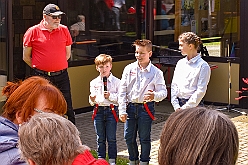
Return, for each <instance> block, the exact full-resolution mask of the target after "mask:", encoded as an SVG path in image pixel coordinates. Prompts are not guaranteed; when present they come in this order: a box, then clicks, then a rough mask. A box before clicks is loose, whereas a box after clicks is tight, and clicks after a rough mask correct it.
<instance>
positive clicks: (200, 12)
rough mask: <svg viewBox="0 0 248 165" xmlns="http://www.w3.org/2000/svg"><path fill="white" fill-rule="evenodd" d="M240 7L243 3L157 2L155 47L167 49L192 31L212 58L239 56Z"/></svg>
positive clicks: (227, 0) (219, 0)
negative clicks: (183, 34)
mask: <svg viewBox="0 0 248 165" xmlns="http://www.w3.org/2000/svg"><path fill="white" fill-rule="evenodd" d="M239 4H240V0H157V1H156V0H155V5H154V6H155V8H156V10H157V13H156V16H155V20H154V21H155V25H156V26H155V31H154V38H155V44H156V45H160V46H161V45H164V46H168V45H169V43H170V42H171V41H174V42H177V37H178V36H179V35H180V34H181V33H183V32H185V31H192V32H195V33H196V34H197V35H198V36H200V37H201V38H202V40H203V43H204V44H203V45H204V46H205V47H206V49H207V50H208V53H209V55H210V56H218V57H220V56H236V57H239V40H240V34H239V25H240V12H239ZM175 11H176V12H175ZM158 22H159V23H158ZM205 55H206V54H205Z"/></svg>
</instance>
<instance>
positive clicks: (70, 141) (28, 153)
mask: <svg viewBox="0 0 248 165" xmlns="http://www.w3.org/2000/svg"><path fill="white" fill-rule="evenodd" d="M19 137H20V139H19V148H20V150H21V155H22V158H24V159H25V160H26V161H27V160H28V159H30V160H32V161H34V162H35V163H36V165H65V164H68V163H70V162H72V161H73V160H74V158H75V157H76V156H77V155H78V154H80V153H82V152H83V151H85V149H89V148H87V147H86V146H83V145H82V143H81V140H80V138H79V131H78V129H77V128H76V126H75V125H74V124H73V123H71V122H70V121H69V120H67V119H65V118H63V117H62V116H59V115H56V114H53V113H40V114H35V115H34V116H33V117H32V118H31V119H30V120H29V121H28V122H26V123H24V124H22V125H21V126H20V129H19Z"/></svg>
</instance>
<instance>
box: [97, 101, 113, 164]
mask: <svg viewBox="0 0 248 165" xmlns="http://www.w3.org/2000/svg"><path fill="white" fill-rule="evenodd" d="M116 110H117V106H115V111H116ZM94 127H95V131H96V135H97V153H98V158H103V159H105V158H106V138H107V142H108V155H109V159H116V157H117V145H116V127H117V123H116V120H115V118H114V115H113V113H112V111H111V109H110V107H109V106H104V107H103V106H99V107H98V111H97V113H96V116H95V119H94Z"/></svg>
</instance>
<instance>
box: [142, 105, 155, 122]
mask: <svg viewBox="0 0 248 165" xmlns="http://www.w3.org/2000/svg"><path fill="white" fill-rule="evenodd" d="M144 107H145V109H146V112H147V113H148V115H149V116H150V118H151V119H152V120H154V119H155V118H154V116H153V114H152V113H151V111H150V109H149V108H148V105H147V103H146V102H144Z"/></svg>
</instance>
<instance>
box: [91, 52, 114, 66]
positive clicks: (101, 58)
mask: <svg viewBox="0 0 248 165" xmlns="http://www.w3.org/2000/svg"><path fill="white" fill-rule="evenodd" d="M108 62H109V63H110V64H112V57H111V56H110V55H107V54H100V55H98V56H97V57H96V58H95V64H96V66H98V65H104V64H106V63H108Z"/></svg>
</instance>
